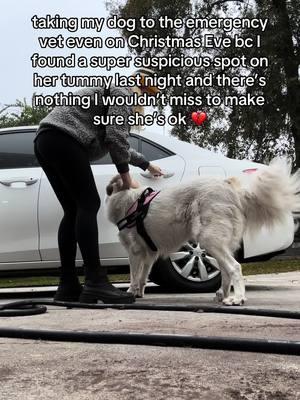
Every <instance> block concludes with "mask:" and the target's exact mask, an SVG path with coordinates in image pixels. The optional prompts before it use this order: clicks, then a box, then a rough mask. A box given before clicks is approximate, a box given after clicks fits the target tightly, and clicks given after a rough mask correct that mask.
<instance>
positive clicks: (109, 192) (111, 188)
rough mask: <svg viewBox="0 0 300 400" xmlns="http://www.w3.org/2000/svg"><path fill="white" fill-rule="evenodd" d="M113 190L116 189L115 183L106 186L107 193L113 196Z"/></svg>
mask: <svg viewBox="0 0 300 400" xmlns="http://www.w3.org/2000/svg"><path fill="white" fill-rule="evenodd" d="M113 190H114V187H113V185H112V184H111V183H110V184H109V185H107V186H106V194H107V196H111V195H112V192H113Z"/></svg>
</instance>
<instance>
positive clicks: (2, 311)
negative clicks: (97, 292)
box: [0, 300, 300, 319]
mask: <svg viewBox="0 0 300 400" xmlns="http://www.w3.org/2000/svg"><path fill="white" fill-rule="evenodd" d="M45 306H59V307H66V308H89V309H95V310H97V309H98V310H102V309H105V308H113V309H118V310H152V311H185V312H197V313H201V312H203V313H221V314H240V315H253V316H258V317H272V318H288V319H300V312H297V311H288V310H272V309H263V308H246V307H237V306H231V307H230V306H219V305H216V306H206V305H198V304H177V305H173V304H142V303H133V304H84V303H77V302H73V303H72V302H62V301H52V300H21V301H13V302H10V303H5V304H0V317H14V316H15V317H19V316H27V315H35V314H42V313H45V312H46V311H47V308H46V307H45Z"/></svg>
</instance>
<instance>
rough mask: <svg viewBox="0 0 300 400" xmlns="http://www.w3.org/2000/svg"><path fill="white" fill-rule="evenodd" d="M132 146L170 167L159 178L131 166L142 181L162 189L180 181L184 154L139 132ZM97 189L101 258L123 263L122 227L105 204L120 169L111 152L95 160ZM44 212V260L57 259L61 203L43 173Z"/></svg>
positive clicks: (41, 211)
mask: <svg viewBox="0 0 300 400" xmlns="http://www.w3.org/2000/svg"><path fill="white" fill-rule="evenodd" d="M129 142H130V145H131V147H132V148H134V149H135V150H137V151H140V152H141V151H144V152H145V156H146V158H147V159H148V160H149V161H153V162H154V163H155V164H158V165H159V166H161V168H162V169H163V170H164V171H166V172H167V173H168V174H166V177H165V178H155V179H153V178H152V176H151V175H150V174H149V173H148V172H145V171H143V170H141V169H140V168H138V167H133V166H130V173H131V175H132V177H133V178H134V179H136V180H138V181H139V182H140V183H141V184H142V185H145V186H151V187H153V188H154V189H161V188H162V187H164V186H165V185H166V184H169V183H174V182H179V181H180V180H181V177H182V175H183V170H184V161H183V159H182V158H181V157H179V156H176V155H175V154H174V153H172V152H170V151H169V150H168V149H165V148H163V147H161V146H159V144H156V143H154V142H151V141H148V140H145V139H144V138H141V137H139V136H138V135H132V136H130V137H129ZM91 167H92V171H93V175H94V178H95V182H96V186H97V190H98V192H99V195H100V198H101V207H100V210H99V212H98V215H97V220H98V227H99V249H100V257H101V261H102V263H103V264H104V265H118V264H119V265H122V264H124V263H126V262H127V253H126V251H125V249H124V248H123V247H122V245H121V244H120V242H119V239H118V229H117V227H116V226H114V225H113V224H112V223H111V222H109V221H108V219H107V216H106V208H105V201H104V200H105V196H106V186H107V185H108V183H109V182H110V180H111V178H112V177H113V176H114V175H116V174H117V173H118V172H117V169H116V167H115V165H114V164H113V163H112V161H111V158H110V155H109V154H107V155H106V156H105V157H103V158H101V159H99V160H96V161H93V162H92V163H91ZM39 215H40V218H39V220H40V252H41V256H42V259H43V260H44V261H48V262H50V261H55V260H56V261H57V260H58V259H59V254H58V249H57V229H58V224H59V222H60V220H61V218H62V210H61V207H60V205H59V203H58V201H57V199H56V197H55V194H54V192H53V190H52V188H51V186H50V184H49V182H48V180H47V177H46V176H45V175H43V177H42V182H41V191H40V202H39ZM77 260H78V263H80V260H81V254H80V251H79V249H78V252H77Z"/></svg>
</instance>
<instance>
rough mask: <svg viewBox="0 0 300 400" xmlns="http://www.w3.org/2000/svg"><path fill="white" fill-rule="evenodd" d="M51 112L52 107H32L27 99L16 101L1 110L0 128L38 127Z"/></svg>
mask: <svg viewBox="0 0 300 400" xmlns="http://www.w3.org/2000/svg"><path fill="white" fill-rule="evenodd" d="M50 111H51V108H50V107H41V106H39V107H32V106H31V105H29V104H27V102H26V99H23V100H16V103H15V104H10V105H5V106H4V107H3V108H2V109H1V110H0V128H7V127H12V126H29V125H38V124H39V123H40V121H41V120H42V119H43V118H44V117H45V116H46V115H47V114H48V113H49V112H50Z"/></svg>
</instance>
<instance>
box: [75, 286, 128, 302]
mask: <svg viewBox="0 0 300 400" xmlns="http://www.w3.org/2000/svg"><path fill="white" fill-rule="evenodd" d="M98 300H100V301H102V302H103V303H106V304H130V303H134V302H135V297H134V296H133V295H132V294H131V293H127V292H123V291H122V290H119V289H117V288H116V287H114V286H113V285H112V284H111V283H109V282H103V283H92V282H90V281H86V283H85V285H84V287H83V289H82V292H81V295H80V297H79V302H80V303H87V304H95V303H97V301H98Z"/></svg>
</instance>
